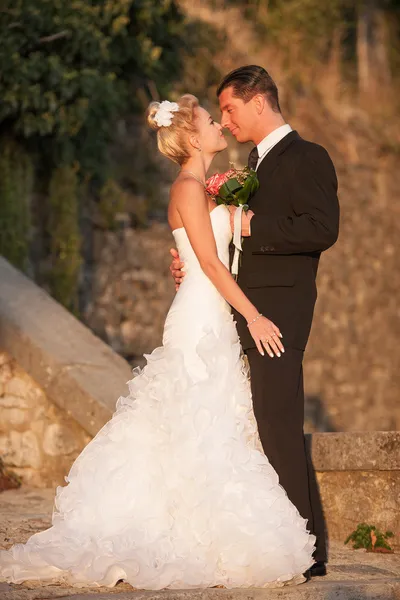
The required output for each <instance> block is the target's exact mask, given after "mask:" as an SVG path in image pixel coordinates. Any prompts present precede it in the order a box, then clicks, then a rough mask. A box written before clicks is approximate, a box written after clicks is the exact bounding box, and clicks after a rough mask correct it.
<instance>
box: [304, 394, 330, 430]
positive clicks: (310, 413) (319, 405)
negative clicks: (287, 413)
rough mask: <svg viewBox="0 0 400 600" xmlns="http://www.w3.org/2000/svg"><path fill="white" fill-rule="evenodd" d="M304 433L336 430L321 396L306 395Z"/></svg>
mask: <svg viewBox="0 0 400 600" xmlns="http://www.w3.org/2000/svg"><path fill="white" fill-rule="evenodd" d="M304 431H305V432H306V433H314V432H316V431H323V432H334V431H336V428H335V426H334V424H333V421H332V419H331V417H330V416H329V414H328V412H327V410H326V406H325V403H324V402H323V400H322V399H321V397H320V396H314V395H306V397H305V402H304Z"/></svg>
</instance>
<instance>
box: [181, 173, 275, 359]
mask: <svg viewBox="0 0 400 600" xmlns="http://www.w3.org/2000/svg"><path fill="white" fill-rule="evenodd" d="M171 200H173V201H174V203H175V206H176V207H177V210H178V212H179V215H180V218H181V219H182V224H183V226H184V228H185V230H186V233H187V236H188V238H189V241H190V244H191V246H192V248H193V250H194V252H195V254H196V256H197V259H198V261H199V263H200V266H201V268H202V269H203V271H204V273H205V274H206V275H207V277H208V278H209V279H210V280H211V281H212V283H213V284H214V285H215V287H216V288H217V290H218V291H219V293H220V294H221V295H222V296H223V297H224V298H225V300H226V301H227V302H228V303H229V304H230V305H231V306H233V307H234V308H235V309H236V310H237V311H238V312H239V313H240V314H241V315H243V317H244V318H245V319H246V321H247V323H251V322H252V321H253V320H254V319H256V317H258V315H259V311H258V310H257V308H256V307H255V306H254V305H253V304H252V303H251V302H250V300H249V299H248V298H247V296H246V295H245V294H244V293H243V292H242V290H241V289H240V287H239V286H238V284H237V283H236V281H235V280H234V279H233V277H232V275H231V274H230V272H229V270H228V269H227V268H226V267H225V265H224V264H223V263H222V262H221V261H220V259H219V258H218V252H217V246H216V243H215V238H214V233H213V230H212V226H211V218H210V213H209V208H208V201H207V197H206V196H205V194H204V191H203V189H202V188H201V186H200V185H199V183H197V181H194V180H191V179H185V180H184V181H180V182H177V183H176V184H175V185H174V187H173V189H172V190H171ZM249 331H250V333H251V335H252V337H253V339H254V341H255V342H256V345H257V348H258V350H259V351H260V352H261V354H264V352H263V347H262V343H261V342H262V340H266V339H271V337H272V336H273V341H272V343H271V344H270V345H271V347H272V348H273V349H274V351H275V353H276V354H277V355H278V356H280V350H281V351H283V346H282V344H281V342H280V340H279V339H278V336H280V331H279V329H278V327H276V325H275V324H274V323H272V321H270V320H269V319H267V318H265V317H261V318H258V319H257V320H256V321H254V322H253V323H252V324H251V325H250V327H249ZM264 346H266V349H267V351H268V353H269V355H270V356H272V353H271V350H270V348H269V347H268V344H264ZM275 347H276V349H275Z"/></svg>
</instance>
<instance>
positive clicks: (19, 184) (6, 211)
mask: <svg viewBox="0 0 400 600" xmlns="http://www.w3.org/2000/svg"><path fill="white" fill-rule="evenodd" d="M32 173H33V169H32V163H31V160H30V158H29V156H28V155H27V154H26V152H25V151H24V150H23V148H22V147H21V146H19V145H18V144H17V143H16V142H14V141H12V140H9V139H3V140H1V143H0V254H2V255H3V256H4V257H5V258H7V260H9V261H10V262H11V263H12V264H13V265H14V266H16V267H18V268H19V269H21V270H23V271H25V270H26V268H27V262H28V254H29V235H30V194H31V191H32Z"/></svg>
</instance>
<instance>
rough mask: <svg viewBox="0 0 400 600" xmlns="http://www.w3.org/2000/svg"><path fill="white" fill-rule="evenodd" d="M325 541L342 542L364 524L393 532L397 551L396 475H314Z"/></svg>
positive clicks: (399, 480)
mask: <svg viewBox="0 0 400 600" xmlns="http://www.w3.org/2000/svg"><path fill="white" fill-rule="evenodd" d="M317 479H318V482H319V486H320V493H321V499H322V504H323V507H324V513H325V517H326V522H327V526H328V533H329V537H330V538H331V539H333V540H338V541H342V542H344V540H345V539H346V537H347V536H348V535H349V534H350V533H351V532H352V531H353V530H354V529H356V527H357V525H358V524H359V523H362V522H366V523H368V524H369V525H375V526H376V527H378V528H379V529H381V530H382V531H383V532H385V531H387V530H391V531H393V533H394V534H395V537H394V538H393V539H392V540H389V543H390V545H391V546H393V547H395V548H397V549H399V548H400V472H399V471H326V472H323V473H317Z"/></svg>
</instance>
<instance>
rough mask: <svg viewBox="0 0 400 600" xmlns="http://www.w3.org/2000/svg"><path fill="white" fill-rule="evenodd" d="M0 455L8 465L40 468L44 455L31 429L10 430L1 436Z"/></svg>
mask: <svg viewBox="0 0 400 600" xmlns="http://www.w3.org/2000/svg"><path fill="white" fill-rule="evenodd" d="M0 455H1V456H2V458H3V460H4V463H5V465H6V466H11V467H33V468H34V469H38V468H39V467H40V466H41V464H42V457H41V453H40V449H39V445H38V441H37V439H36V436H35V435H34V433H32V432H31V431H24V432H23V433H20V432H18V431H10V433H9V434H8V435H1V436H0Z"/></svg>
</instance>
